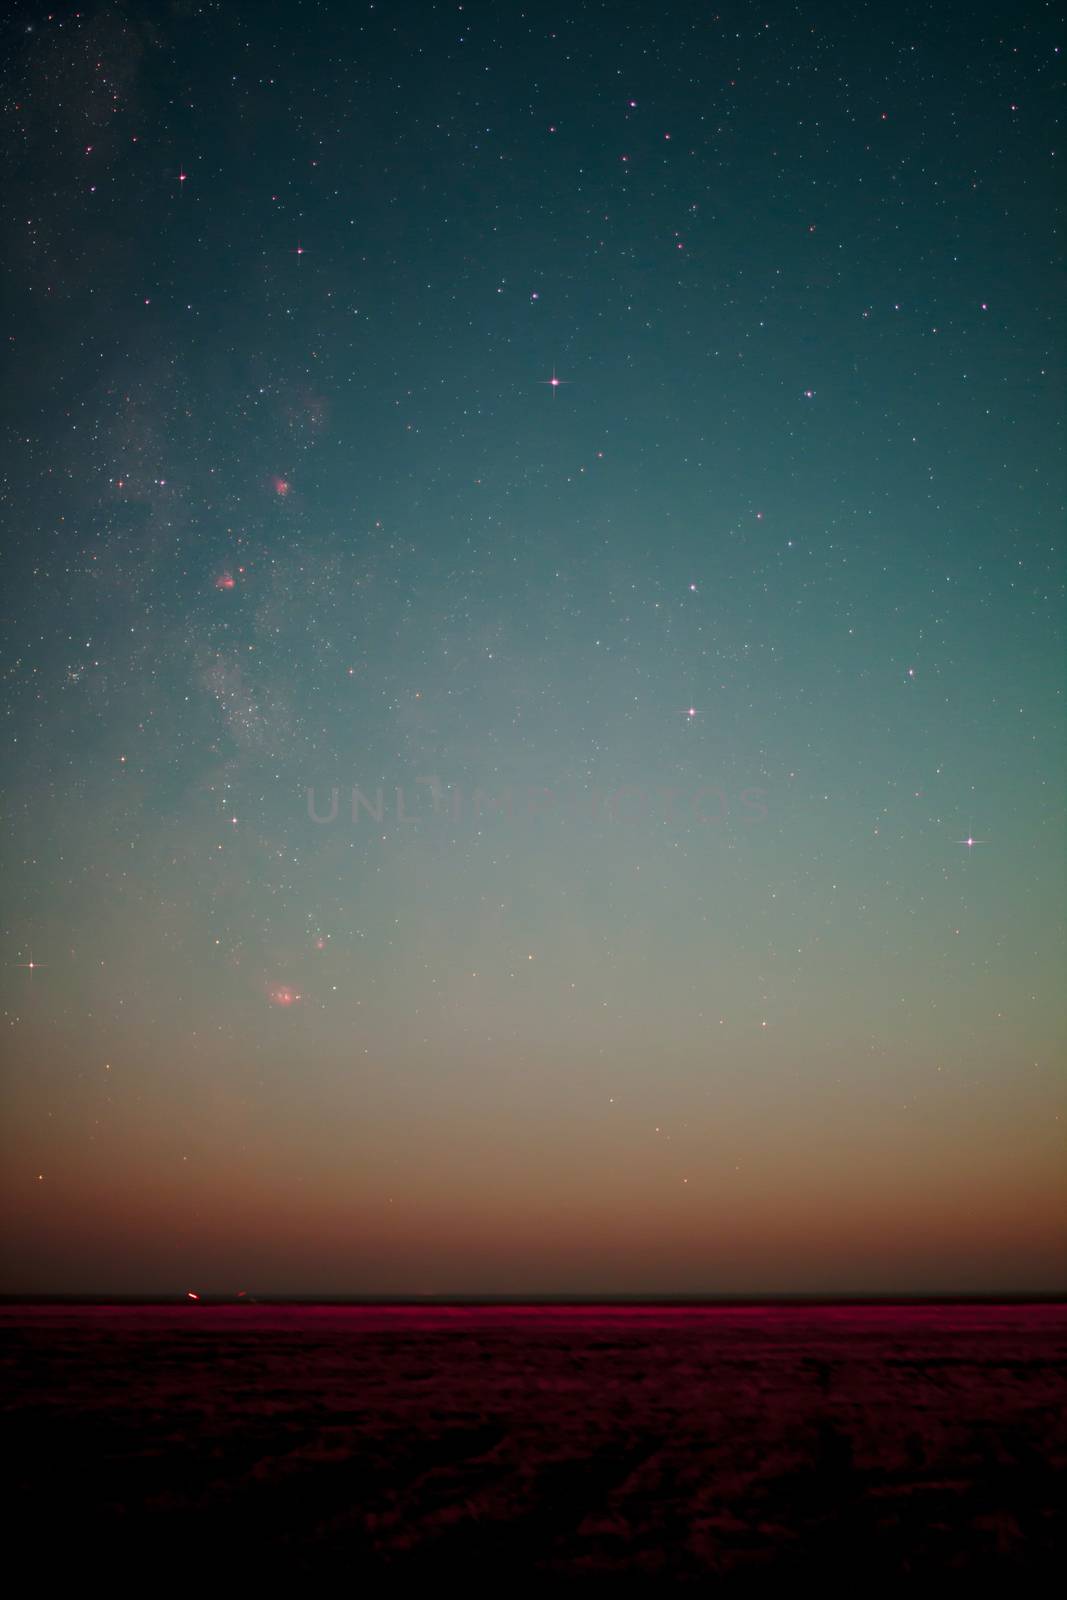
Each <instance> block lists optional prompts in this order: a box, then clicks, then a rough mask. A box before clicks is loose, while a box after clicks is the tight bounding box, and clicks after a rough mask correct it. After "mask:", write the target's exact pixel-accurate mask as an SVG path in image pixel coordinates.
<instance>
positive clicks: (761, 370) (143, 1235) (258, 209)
mask: <svg viewBox="0 0 1067 1600" xmlns="http://www.w3.org/2000/svg"><path fill="white" fill-rule="evenodd" d="M2 28H3V54H4V69H3V71H4V117H5V125H6V135H7V138H6V148H7V151H8V155H7V161H6V167H5V181H4V183H3V185H2V187H0V217H2V227H3V233H4V242H5V245H6V252H5V259H6V261H7V263H8V270H7V291H8V292H7V312H8V314H7V318H6V339H7V353H8V362H7V382H6V385H5V386H4V391H3V418H2V421H3V430H4V442H5V449H4V461H5V468H4V474H3V482H2V488H0V493H2V506H3V519H4V528H5V541H4V547H5V558H6V559H5V567H6V578H7V583H6V586H5V587H6V597H7V598H6V605H5V610H4V633H5V649H4V663H5V673H4V701H3V707H4V718H5V722H4V725H5V729H6V735H7V744H8V751H7V757H8V758H7V762H6V764H5V771H6V796H5V799H6V804H5V806H4V813H3V824H2V834H0V837H2V839H3V870H4V877H5V884H6V893H5V910H4V915H3V919H2V931H3V950H4V955H3V960H2V964H0V999H2V1010H3V1026H4V1061H5V1068H4V1080H3V1081H4V1085H5V1089H4V1100H5V1115H4V1123H5V1128H6V1133H5V1140H4V1143H5V1159H4V1162H3V1166H4V1179H3V1185H4V1187H3V1198H4V1212H5V1216H6V1218H7V1224H6V1230H5V1231H6V1242H5V1251H4V1255H5V1261H6V1264H7V1265H6V1271H5V1277H6V1279H7V1287H8V1288H9V1289H12V1290H17V1291H19V1292H31V1291H32V1292H46V1291H47V1292H59V1291H71V1292H73V1291H88V1290H94V1291H97V1290H99V1291H114V1292H119V1291H121V1292H130V1293H147V1292H151V1293H168V1294H169V1293H171V1292H174V1293H176V1294H185V1293H186V1292H187V1291H188V1290H189V1288H190V1286H193V1287H194V1288H195V1289H196V1291H197V1292H201V1293H223V1292H229V1290H230V1289H231V1288H232V1286H233V1285H235V1284H238V1283H239V1284H241V1285H248V1286H250V1292H253V1293H254V1292H257V1291H258V1292H262V1293H270V1292H278V1293H303V1294H315V1293H328V1294H375V1293H382V1294H409V1293H410V1294H415V1293H420V1292H423V1291H430V1290H432V1291H434V1292H438V1293H524V1292H531V1293H570V1294H581V1293H589V1294H601V1293H604V1294H611V1293H623V1292H628V1293H694V1294H695V1293H701V1294H704V1293H706V1294H716V1293H722V1294H747V1293H816V1292H846V1293H862V1292H887V1293H889V1292H912V1291H928V1292H946V1293H947V1292H960V1293H963V1292H971V1291H976V1290H982V1291H989V1292H1009V1291H1024V1290H1043V1289H1049V1288H1053V1287H1060V1286H1062V1263H1063V1246H1064V1235H1063V1228H1062V1215H1063V1201H1064V1172H1065V1167H1064V1161H1063V1148H1062V1135H1063V1126H1064V1124H1063V1113H1062V1099H1063V1037H1064V1033H1063V1020H1064V1019H1063V1006H1062V999H1061V993H1060V991H1061V985H1062V970H1063V956H1064V939H1063V925H1062V904H1063V890H1064V861H1063V809H1062V801H1063V789H1064V784H1063V779H1064V762H1063V748H1064V747H1063V670H1062V669H1063V654H1062V651H1063V629H1062V623H1063V577H1064V569H1063V561H1062V537H1061V536H1062V528H1063V498H1064V497H1063V460H1062V442H1061V436H1062V421H1063V363H1062V351H1063V343H1062V332H1063V329H1062V321H1061V317H1060V312H1059V301H1060V296H1059V295H1058V294H1057V289H1058V288H1059V278H1060V274H1059V270H1058V269H1059V267H1060V266H1061V264H1062V262H1061V257H1060V255H1059V251H1058V244H1057V235H1056V232H1055V224H1056V210H1057V182H1056V166H1057V160H1058V157H1057V151H1058V130H1057V127H1056V122H1055V109H1056V91H1057V89H1058V88H1062V61H1063V55H1062V41H1061V38H1060V36H1059V33H1058V31H1057V26H1056V21H1055V18H1054V17H1053V14H1052V12H1051V11H1050V10H1049V9H1048V8H1047V7H1045V6H1043V5H1038V4H1033V5H1024V6H1023V7H1022V8H1005V7H979V8H978V9H977V10H976V9H975V8H974V7H970V8H964V7H961V6H957V5H954V4H951V5H948V6H941V7H937V8H936V9H933V10H931V8H929V7H925V6H905V7H904V8H903V9H901V8H899V7H881V8H880V7H877V6H876V7H873V8H869V9H866V10H862V11H858V12H855V13H848V14H846V13H844V12H841V11H839V10H838V9H837V8H832V7H827V6H816V7H815V8H814V9H812V8H810V7H809V8H806V9H805V8H803V7H784V8H771V9H769V10H768V9H766V8H764V9H759V8H756V7H754V6H752V5H750V4H737V5H732V6H728V7H726V8H724V9H720V10H715V9H714V8H707V7H703V6H699V7H698V6H687V5H680V6H673V7H666V8H663V9H662V10H661V9H657V8H653V7H648V6H640V5H623V6H617V7H616V6H595V5H575V4H558V5H557V4H550V5H548V6H547V7H545V6H537V7H533V8H526V9H512V8H508V7H501V6H493V5H488V4H485V3H484V0H475V3H473V4H468V3H464V4H463V5H456V4H438V5H432V4H417V5H412V6H408V7H399V8H398V7H387V6H383V5H380V4H359V5H353V6H348V5H343V4H339V3H335V0H321V3H313V0H306V3H302V4H301V3H296V0H293V3H291V4H285V5H279V6H273V7H260V6H254V5H248V4H240V3H238V4H234V5H221V4H209V3H195V0H177V3H175V4H173V5H171V6H170V7H167V8H154V7H147V6H138V5H119V4H114V3H93V4H89V5H87V6H83V7H82V8H81V9H80V10H78V11H75V10H73V9H68V10H62V9H60V10H55V9H53V10H47V9H45V8H44V7H43V6H36V5H25V4H24V5H19V6H16V7H14V8H12V9H10V10H9V11H8V13H7V14H6V16H5V19H4V21H3V24H2Z"/></svg>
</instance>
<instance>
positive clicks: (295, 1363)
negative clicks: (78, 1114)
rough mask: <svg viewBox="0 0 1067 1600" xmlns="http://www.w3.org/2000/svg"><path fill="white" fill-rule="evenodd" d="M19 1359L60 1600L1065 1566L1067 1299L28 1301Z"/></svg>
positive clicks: (610, 1585)
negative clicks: (113, 1589) (88, 1592)
mask: <svg viewBox="0 0 1067 1600" xmlns="http://www.w3.org/2000/svg"><path fill="white" fill-rule="evenodd" d="M0 1336H2V1349H3V1370H4V1376H5V1385H4V1388H5V1395H4V1406H5V1422H6V1429H5V1433H6V1438H7V1441H8V1457H9V1461H10V1462H11V1464H12V1467H13V1473H14V1477H13V1488H12V1490H11V1491H9V1495H8V1509H9V1510H10V1511H11V1512H12V1517H11V1519H10V1526H11V1528H12V1529H13V1535H12V1537H11V1540H10V1542H11V1543H13V1544H14V1546H15V1549H14V1552H13V1554H14V1555H15V1556H16V1558H17V1556H18V1554H19V1552H20V1550H21V1551H22V1552H23V1553H25V1554H26V1555H27V1556H29V1557H30V1558H31V1560H32V1570H33V1573H34V1581H35V1585H36V1586H40V1585H41V1584H42V1583H47V1581H48V1579H49V1576H53V1577H54V1578H56V1579H58V1580H60V1581H67V1582H70V1581H86V1580H87V1579H88V1577H89V1575H90V1573H92V1572H94V1571H95V1572H96V1574H97V1575H98V1576H99V1575H101V1574H103V1575H105V1576H106V1577H107V1579H108V1580H109V1581H112V1580H114V1579H116V1578H119V1579H121V1580H123V1581H137V1582H139V1583H143V1584H145V1585H147V1586H150V1585H153V1584H154V1583H156V1582H157V1581H159V1580H164V1581H166V1582H168V1583H169V1582H172V1581H175V1580H177V1581H181V1582H182V1583H183V1585H184V1584H185V1583H189V1584H193V1585H199V1584H201V1583H204V1582H212V1583H213V1582H215V1581H219V1580H222V1579H225V1580H227V1581H232V1580H234V1579H242V1580H245V1581H248V1580H254V1581H257V1582H263V1581H267V1582H268V1583H271V1582H277V1581H280V1580H283V1579H284V1580H286V1581H289V1580H293V1579H299V1580H302V1581H309V1580H316V1579H317V1580H319V1581H329V1582H331V1583H332V1582H335V1581H337V1580H341V1581H344V1582H346V1583H349V1584H355V1585H358V1584H359V1583H362V1582H380V1581H382V1580H384V1579H387V1578H392V1577H400V1578H407V1579H410V1580H412V1581H418V1582H419V1583H420V1584H421V1585H423V1586H426V1585H428V1586H430V1588H431V1589H432V1588H433V1587H434V1586H436V1585H437V1584H439V1583H440V1582H442V1581H443V1580H444V1579H445V1578H454V1579H458V1580H459V1581H468V1580H470V1581H476V1582H488V1581H492V1582H494V1583H497V1582H499V1583H504V1584H507V1585H510V1586H512V1587H514V1586H516V1585H522V1584H529V1583H532V1584H533V1585H534V1587H540V1586H542V1585H546V1586H547V1585H548V1584H549V1583H552V1584H554V1585H555V1584H558V1583H559V1582H561V1581H562V1580H566V1582H567V1586H568V1587H572V1586H573V1585H574V1584H576V1583H577V1584H578V1586H579V1587H581V1588H596V1589H598V1590H599V1589H600V1588H601V1587H603V1589H604V1591H605V1592H607V1590H608V1589H611V1590H612V1591H613V1592H618V1589H619V1587H620V1584H625V1585H626V1586H627V1587H631V1586H632V1585H633V1584H634V1583H635V1582H638V1583H643V1582H645V1581H649V1582H651V1581H652V1580H656V1586H657V1587H659V1586H661V1585H662V1584H664V1583H669V1584H671V1585H672V1586H677V1585H682V1586H686V1587H688V1586H697V1587H705V1588H706V1587H707V1584H708V1580H709V1579H716V1580H717V1584H716V1588H717V1590H718V1591H719V1592H723V1593H728V1594H733V1593H742V1592H745V1593H747V1592H750V1591H754V1590H755V1589H756V1588H758V1589H760V1591H761V1592H762V1590H763V1589H764V1588H765V1586H766V1583H767V1581H768V1579H770V1578H774V1579H775V1580H777V1579H789V1580H790V1581H792V1580H795V1579H797V1578H800V1577H802V1576H807V1577H811V1578H814V1579H820V1580H821V1579H824V1578H831V1579H833V1580H834V1581H836V1582H840V1581H842V1580H846V1581H848V1582H849V1583H850V1584H853V1583H854V1584H857V1585H865V1586H869V1585H872V1584H873V1585H874V1586H875V1587H876V1588H877V1587H879V1586H881V1585H884V1584H885V1583H886V1582H887V1581H890V1582H891V1583H892V1584H893V1585H894V1586H898V1587H899V1586H902V1585H905V1584H906V1583H907V1582H909V1581H910V1580H911V1579H913V1578H915V1577H919V1576H922V1575H929V1574H934V1573H937V1574H949V1573H952V1572H959V1573H962V1574H967V1575H968V1576H970V1577H975V1576H980V1577H981V1578H982V1579H990V1578H992V1579H994V1580H996V1579H999V1580H1002V1581H1005V1582H1009V1581H1010V1582H1016V1583H1017V1582H1019V1581H1022V1580H1025V1581H1027V1582H1036V1581H1051V1577H1052V1575H1053V1574H1054V1573H1055V1571H1056V1570H1057V1569H1058V1568H1061V1567H1062V1562H1063V1554H1064V1543H1065V1540H1064V1522H1063V1513H1062V1510H1061V1509H1060V1507H1061V1506H1062V1505H1063V1503H1064V1489H1065V1487H1067V1421H1065V1408H1064V1399H1065V1394H1067V1382H1065V1376H1067V1310H1065V1308H1064V1307H1062V1306H1053V1305H1043V1306H1042V1305H1036V1306H1017V1305H1012V1306H989V1305H981V1306H977V1305H975V1306H913V1307H908V1306H892V1307H870V1306H868V1307H825V1306H823V1307H808V1308H805V1307H798V1306H790V1307H757V1308H747V1309H737V1308H726V1307H716V1308H663V1307H658V1308H657V1307H630V1306H626V1307H615V1308H610V1307H609V1308H605V1307H544V1306H542V1307H525V1308H524V1307H515V1306H496V1307H453V1308H446V1307H437V1306H434V1307H428V1306H427V1307H344V1308H337V1307H307V1306H255V1305H250V1304H241V1305H234V1306H226V1307H220V1306H208V1305H204V1304H200V1305H192V1304H189V1305H179V1306H175V1307H166V1306H147V1307H136V1308H133V1307H104V1306H101V1307H84V1306H77V1307H71V1306H67V1307H26V1306H18V1307H15V1306H8V1307H5V1308H0ZM100 1563H103V1564H104V1565H103V1567H102V1568H101V1567H100V1565H99V1564H100ZM901 1592H903V1591H902V1590H901Z"/></svg>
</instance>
